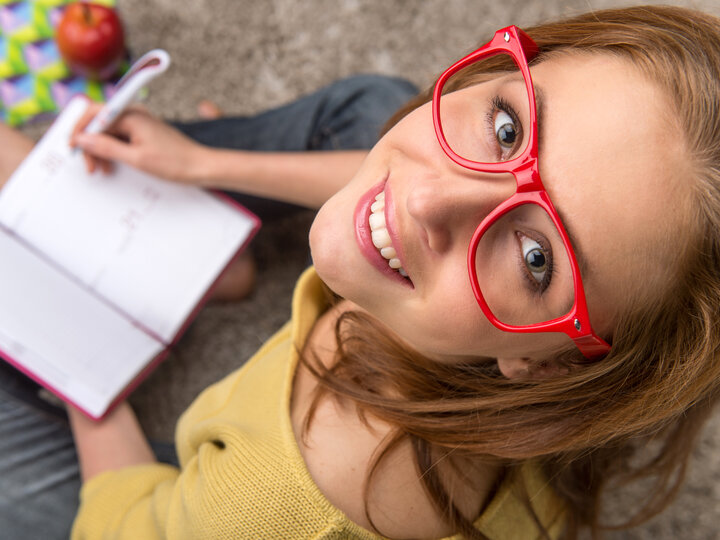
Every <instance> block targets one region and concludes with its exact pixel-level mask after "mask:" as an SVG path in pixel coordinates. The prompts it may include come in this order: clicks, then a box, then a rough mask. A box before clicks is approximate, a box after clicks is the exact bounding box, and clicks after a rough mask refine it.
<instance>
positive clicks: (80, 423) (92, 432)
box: [68, 403, 155, 482]
mask: <svg viewBox="0 0 720 540" xmlns="http://www.w3.org/2000/svg"><path fill="white" fill-rule="evenodd" d="M68 416H69V417H70V426H71V428H72V432H73V437H74V438H75V447H76V449H77V454H78V459H79V461H80V473H81V476H82V479H83V482H85V481H87V480H89V479H90V478H92V477H93V476H95V475H97V474H100V473H101V472H104V471H108V470H115V469H121V468H124V467H128V466H131V465H141V464H144V463H153V462H155V455H154V454H153V452H152V449H151V448H150V445H149V444H148V442H147V439H146V438H145V435H144V434H143V432H142V429H141V428H140V424H139V423H138V421H137V418H136V417H135V413H134V412H133V411H132V409H131V408H130V406H129V405H128V404H127V403H121V404H120V405H118V406H117V407H116V408H115V409H114V410H113V411H112V412H111V413H110V414H109V415H108V416H107V417H106V418H104V419H103V420H102V421H100V422H94V421H93V420H90V419H88V418H86V417H85V416H84V415H83V414H82V413H81V412H80V411H78V410H77V409H75V408H74V407H72V406H69V407H68Z"/></svg>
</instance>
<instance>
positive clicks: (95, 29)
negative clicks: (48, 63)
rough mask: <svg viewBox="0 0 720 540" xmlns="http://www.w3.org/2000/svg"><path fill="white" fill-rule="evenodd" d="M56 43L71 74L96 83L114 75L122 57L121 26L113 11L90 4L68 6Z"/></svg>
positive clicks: (78, 3)
mask: <svg viewBox="0 0 720 540" xmlns="http://www.w3.org/2000/svg"><path fill="white" fill-rule="evenodd" d="M55 40H56V41H57V45H58V49H60V54H61V55H62V57H63V59H64V60H65V62H66V63H67V64H68V66H69V67H70V69H71V70H73V71H74V72H75V73H77V74H79V75H84V76H86V77H91V78H95V79H107V78H109V77H111V76H112V75H114V74H115V73H116V72H117V69H118V67H119V65H120V62H121V61H122V59H123V55H124V53H125V44H124V38H123V28H122V23H121V22H120V18H119V17H118V15H117V13H116V12H115V10H113V9H110V8H107V7H105V6H99V5H97V4H91V3H89V2H77V3H74V4H70V5H68V7H67V8H66V9H65V12H64V13H63V16H62V18H61V19H60V23H59V24H58V27H57V30H56V37H55Z"/></svg>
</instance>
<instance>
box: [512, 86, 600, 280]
mask: <svg viewBox="0 0 720 540" xmlns="http://www.w3.org/2000/svg"><path fill="white" fill-rule="evenodd" d="M511 80H512V81H513V82H523V84H524V79H523V78H522V75H521V76H520V77H518V78H515V77H513V79H511ZM532 85H533V90H534V93H535V123H536V124H537V143H538V156H539V155H540V151H541V148H542V142H543V140H544V139H545V137H544V133H545V123H544V122H543V119H544V118H545V110H546V109H545V108H546V104H547V100H546V99H545V96H546V94H545V91H544V90H543V88H542V87H541V86H539V85H538V84H537V83H536V82H535V81H533V83H532ZM538 159H539V158H538ZM546 189H547V188H546ZM553 207H554V208H555V211H556V212H557V214H558V216H559V217H560V221H561V222H562V225H563V227H564V228H565V233H566V234H567V236H568V239H569V240H570V244H571V246H572V249H573V252H574V253H575V259H576V260H577V264H578V267H579V268H580V274H581V278H582V279H583V281H585V280H586V279H587V277H588V275H589V274H590V266H589V265H588V263H587V258H586V257H585V255H584V254H583V251H582V250H581V249H580V244H579V243H578V241H577V237H576V236H575V234H574V233H573V232H572V229H571V227H570V226H569V225H568V223H569V222H568V220H567V219H566V217H565V216H564V215H563V212H562V211H561V210H560V209H558V207H557V206H556V205H555V203H554V202H553Z"/></svg>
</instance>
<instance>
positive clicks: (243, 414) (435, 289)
mask: <svg viewBox="0 0 720 540" xmlns="http://www.w3.org/2000/svg"><path fill="white" fill-rule="evenodd" d="M718 110H720V21H719V20H718V19H716V18H713V17H711V16H708V15H704V14H701V13H697V12H692V11H687V10H683V9H679V8H668V7H641V8H631V9H625V10H613V11H602V12H594V13H591V14H588V15H585V16H581V17H578V18H575V19H571V20H566V21H561V22H558V23H552V24H545V25H541V26H538V27H535V28H531V29H526V32H523V31H521V30H519V29H516V28H515V27H508V28H505V29H502V30H501V31H499V32H498V33H497V34H496V35H495V36H494V37H493V39H492V40H491V41H490V42H488V43H487V44H486V45H483V46H482V47H481V48H480V49H478V51H477V52H476V53H473V54H472V55H470V56H469V57H467V58H466V59H464V60H462V61H460V62H459V63H458V64H456V65H454V66H453V67H451V68H450V69H449V70H448V71H447V72H445V73H444V74H443V76H441V77H440V79H439V81H438V84H437V85H436V86H435V89H434V94H433V89H430V90H428V91H427V92H425V93H423V94H421V95H420V96H419V97H418V98H417V99H415V100H414V101H413V102H412V103H411V104H410V105H409V106H407V107H406V108H404V109H403V110H402V111H401V112H400V113H399V114H398V115H397V116H396V118H395V123H394V126H393V127H392V128H391V129H389V131H388V132H387V133H386V134H385V136H384V137H383V138H382V139H381V140H380V141H379V142H378V143H377V144H376V145H375V146H374V147H373V149H372V150H371V151H370V152H369V154H368V155H367V156H361V155H360V154H357V153H356V154H352V155H342V154H338V155H335V154H315V155H306V154H300V155H292V156H285V155H278V156H274V159H273V160H270V161H267V160H263V158H267V157H268V156H259V155H253V154H245V155H244V154H240V153H234V154H233V153H229V152H223V151H217V150H210V149H207V148H203V147H200V146H197V145H195V144H194V143H192V142H191V141H189V140H188V139H185V138H183V137H182V136H180V135H179V134H178V133H177V132H175V131H173V130H171V129H170V128H168V127H166V126H164V125H162V124H161V123H159V122H158V121H156V120H154V119H152V118H151V117H149V116H147V115H146V114H145V113H142V112H132V113H129V114H128V115H126V117H125V118H124V119H122V120H121V121H120V122H119V123H118V125H117V128H116V134H118V135H122V140H119V139H113V138H112V137H109V136H97V137H92V138H91V137H77V138H76V141H75V142H76V144H78V145H79V146H81V147H82V148H83V149H84V150H85V151H86V152H87V153H88V154H89V156H94V157H90V158H89V159H90V160H91V162H92V163H96V162H95V161H94V160H97V159H110V160H112V159H121V160H125V161H128V162H130V163H132V164H135V165H137V166H140V167H143V168H146V169H148V170H152V171H153V172H155V173H159V174H162V175H164V176H167V177H172V178H173V179H175V180H185V181H190V180H193V179H194V180H195V181H197V182H198V183H200V184H204V185H214V186H216V187H222V188H235V189H238V190H243V191H247V192H250V193H253V194H259V195H264V196H279V195H281V194H283V196H284V199H285V200H287V201H290V202H295V203H301V204H308V205H310V204H317V205H320V204H322V203H324V204H322V207H321V209H320V211H319V214H318V216H317V218H316V219H315V222H314V224H313V227H312V231H311V235H310V244H311V248H312V253H313V261H314V265H315V267H314V268H313V269H309V270H308V271H307V272H306V273H305V274H304V275H303V277H302V278H301V280H300V282H299V284H298V287H297V290H296V294H295V298H294V300H293V319H292V321H291V322H290V323H289V325H288V326H286V327H285V328H283V329H282V330H281V331H280V332H279V333H278V334H277V335H276V336H275V337H274V338H273V339H271V340H270V341H269V342H268V343H267V344H266V345H265V346H264V347H263V348H262V349H261V350H260V351H259V352H258V353H257V355H256V357H255V358H254V359H253V360H251V361H250V362H249V363H248V364H247V365H246V366H245V367H243V368H242V369H241V370H240V371H239V372H237V373H234V374H231V375H230V376H228V377H227V378H226V379H224V380H223V381H221V382H220V383H218V384H217V385H215V386H213V387H211V388H209V389H208V390H207V391H205V392H204V393H203V394H201V396H200V397H199V398H198V399H197V401H196V402H195V403H194V404H193V405H192V406H191V408H190V409H188V411H187V412H186V413H185V415H184V416H183V417H182V419H181V421H180V423H179V426H178V431H177V448H178V455H179V458H180V464H181V467H180V468H179V469H178V468H174V467H169V466H166V465H159V464H157V463H155V462H154V458H153V455H152V452H151V451H150V449H149V447H148V445H147V443H146V442H145V440H144V438H143V436H142V434H141V433H140V431H139V429H138V428H137V423H136V422H135V420H134V417H133V416H132V413H131V411H130V410H129V408H128V407H127V406H123V407H120V408H118V409H117V410H116V411H115V412H114V413H113V414H112V415H111V416H110V417H109V418H108V419H107V420H105V421H104V422H102V423H100V424H94V423H92V422H89V421H87V420H86V419H84V418H83V417H82V416H81V415H80V414H78V413H77V412H76V411H73V410H69V415H70V418H71V422H72V426H73V432H74V435H75V441H76V444H77V448H78V454H79V458H80V464H81V469H82V473H83V477H84V480H85V484H84V486H83V489H82V493H81V506H80V511H79V514H78V517H77V520H76V522H75V526H74V530H73V537H74V538H76V539H82V538H88V539H89V538H100V537H110V538H263V537H264V538H376V537H377V535H384V536H390V537H396V538H438V537H447V536H451V535H454V534H456V533H458V534H462V535H464V536H465V537H469V538H502V539H504V538H542V537H553V538H554V537H560V536H562V535H563V534H564V535H566V536H568V537H574V536H575V535H576V533H577V528H578V527H579V526H582V525H587V526H589V527H591V529H592V530H593V531H594V532H597V531H598V530H599V529H600V528H601V524H600V523H599V520H600V512H599V507H600V496H601V494H602V492H603V489H604V487H605V486H606V485H607V483H608V482H610V481H611V480H613V479H616V478H618V477H621V476H623V475H629V476H632V475H635V476H645V475H654V477H655V478H656V484H655V485H654V486H653V489H652V491H651V492H650V496H649V497H648V498H647V499H646V500H644V501H642V503H639V504H638V505H637V509H636V510H637V513H636V520H637V521H639V520H641V519H644V518H646V517H648V516H650V515H653V514H654V513H656V512H658V511H659V510H661V509H662V508H663V507H664V506H665V505H666V504H667V503H668V502H669V500H670V498H671V497H672V495H673V493H674V490H675V487H676V483H677V482H679V481H680V479H681V477H682V472H683V470H684V467H685V464H686V463H687V459H688V455H689V452H690V449H691V448H692V443H693V441H694V439H695V437H696V435H697V432H698V430H699V427H700V426H701V425H702V422H703V420H704V419H705V418H706V417H707V415H708V414H709V412H710V410H711V407H712V406H713V404H714V403H715V401H716V399H717V395H718V392H720V362H718V350H719V348H720V335H719V334H718V332H717V325H718V322H719V321H718V319H719V317H718V315H719V314H718V306H720V274H719V273H718V271H717V268H718V262H719V261H720V191H719V189H720V176H718V170H719V169H720V167H719V165H720V116H718V115H717V111H718ZM123 141H126V142H123ZM361 157H362V158H364V159H362V163H360V161H361V159H360V158H361ZM176 160H180V161H181V163H182V166H181V167H176V166H175V165H174V163H175V161H176ZM353 160H355V161H353ZM356 166H359V169H358V170H357V171H355V170H353V169H354V168H355V167H356ZM173 167H174V168H173ZM284 167H287V168H284ZM218 171H222V172H221V173H219V174H218ZM296 171H303V172H302V173H300V174H307V172H308V171H309V174H310V175H311V176H310V177H309V178H308V180H314V179H317V183H312V185H313V186H314V187H313V188H312V189H310V188H308V187H306V186H304V185H303V186H301V187H298V186H297V185H295V183H294V182H288V180H291V179H292V180H294V179H295V178H296V177H297V176H296V175H297V174H298V173H297V172H296ZM282 172H285V173H286V174H285V175H282V174H279V173H282ZM248 173H252V174H248ZM216 177H218V178H220V177H222V178H224V181H222V182H220V181H216V182H213V181H212V179H213V178H216ZM249 178H256V179H258V181H257V182H254V183H253V182H251V181H250V180H249ZM348 179H349V181H348ZM261 181H262V182H264V183H262V182H261ZM288 184H291V185H289V186H288ZM325 199H328V200H327V202H325ZM321 280H322V281H321ZM325 287H327V289H329V290H330V291H332V293H334V294H333V297H332V299H329V298H328V297H327V295H325V294H324V293H325V292H326V291H327V289H326V288H325ZM329 300H330V303H329V304H328V301H329ZM648 441H655V442H656V443H658V449H657V453H656V455H655V456H653V459H652V460H651V461H650V462H648V463H637V460H636V459H633V458H634V457H635V456H634V452H635V450H636V449H637V448H640V447H642V446H643V445H645V444H646V443H647V442H648ZM634 522H635V521H631V523H634Z"/></svg>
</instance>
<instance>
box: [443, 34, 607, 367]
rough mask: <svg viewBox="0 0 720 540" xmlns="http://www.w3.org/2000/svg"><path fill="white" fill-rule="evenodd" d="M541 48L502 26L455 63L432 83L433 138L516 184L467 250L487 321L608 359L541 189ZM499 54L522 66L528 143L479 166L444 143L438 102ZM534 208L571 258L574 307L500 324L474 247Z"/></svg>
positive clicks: (467, 163)
mask: <svg viewBox="0 0 720 540" xmlns="http://www.w3.org/2000/svg"><path fill="white" fill-rule="evenodd" d="M538 52H539V48H538V46H537V44H536V43H535V42H534V41H533V40H532V38H531V37H530V36H528V35H527V34H526V33H525V32H523V31H522V30H521V29H519V28H518V27H516V26H508V27H506V28H502V29H500V30H498V31H497V32H496V33H495V36H494V37H493V38H492V39H491V40H490V41H489V42H488V43H486V44H485V45H483V46H482V47H480V48H479V49H477V50H476V51H474V52H472V53H470V54H468V55H467V56H465V57H464V58H462V59H460V60H458V61H457V62H455V63H454V64H453V65H452V66H450V67H449V68H448V69H446V70H445V71H444V72H443V74H442V75H440V77H439V78H438V80H437V82H436V83H435V88H434V91H433V98H432V117H433V126H434V128H435V136H436V137H437V140H438V143H439V144H440V146H441V148H442V149H443V151H444V152H445V154H446V155H447V156H448V157H449V158H450V159H451V160H452V161H453V162H455V163H456V164H458V165H460V166H461V167H464V168H466V169H470V170H472V171H476V172H485V173H509V174H512V175H513V177H514V178H515V182H516V185H517V187H516V190H515V193H514V194H513V195H511V196H510V197H509V198H508V199H506V200H505V201H503V202H502V203H500V204H499V205H498V206H497V207H495V209H494V210H493V211H492V212H490V213H489V214H488V215H487V216H485V218H484V219H483V220H482V221H481V222H480V224H479V225H478V226H477V228H476V229H475V233H474V234H473V236H472V240H471V241H470V245H469V247H468V256H467V264H468V273H469V274H470V284H471V286H472V289H473V293H474V295H475V299H476V300H477V302H478V304H479V305H480V309H482V311H483V313H484V314H485V316H486V317H487V318H488V320H489V321H490V322H491V323H492V324H493V325H494V326H495V327H496V328H499V329H500V330H504V331H506V332H515V333H538V332H562V333H564V334H566V335H567V336H568V337H570V339H572V341H573V342H574V343H575V346H576V347H577V348H578V349H579V350H580V352H581V353H582V354H583V355H584V356H585V357H586V358H588V359H596V358H598V357H600V356H604V355H606V354H607V353H608V352H609V351H610V345H609V344H608V343H607V342H605V341H604V340H603V339H602V338H601V337H599V336H598V335H597V334H596V333H595V332H594V331H593V329H592V326H591V325H590V315H589V313H588V308H587V300H586V298H585V289H584V287H583V284H582V279H581V277H580V267H579V266H578V263H577V258H576V256H575V251H574V250H573V248H572V244H571V243H570V238H569V237H568V234H567V232H566V231H565V227H564V226H563V224H562V221H561V220H560V216H559V215H558V213H557V211H556V210H555V207H554V206H553V204H552V202H551V201H550V196H549V194H548V193H547V191H546V190H545V187H544V186H543V184H542V181H541V179H540V170H539V165H538V150H537V149H538V137H537V132H538V130H537V113H536V106H535V90H534V88H533V84H532V77H531V76H530V68H529V66H528V58H529V59H530V60H532V59H533V58H535V56H537V54H538ZM500 53H507V54H508V55H509V56H510V57H512V59H513V61H514V62H515V64H516V65H517V66H518V67H519V68H520V71H521V73H522V75H523V80H524V82H525V88H526V90H527V95H528V99H529V104H530V132H529V135H528V144H527V146H526V148H525V149H524V150H523V151H522V153H521V154H520V155H519V156H516V157H514V158H511V159H510V160H508V161H504V162H498V163H482V162H477V161H472V160H469V159H467V158H464V157H462V156H460V155H458V154H456V153H455V152H454V151H453V149H452V148H451V147H450V145H449V144H448V142H447V140H446V139H445V134H444V132H443V129H442V121H441V119H440V98H441V96H442V91H443V87H444V86H445V83H446V82H447V81H448V79H450V77H452V76H453V75H455V74H456V73H457V72H458V71H460V70H462V69H465V68H466V67H468V66H470V65H472V64H474V63H476V62H478V61H481V60H484V59H486V58H489V57H491V56H496V55H497V54H500ZM528 203H529V204H535V205H538V206H540V207H541V208H542V209H543V210H544V211H545V213H547V214H548V216H550V219H552V221H553V224H554V225H555V228H556V229H557V231H558V233H559V234H560V238H561V239H562V242H563V245H564V247H565V250H566V252H567V254H568V258H569V260H570V266H571V268H572V276H573V287H574V290H575V298H574V302H573V306H572V308H571V309H570V310H569V311H568V312H567V313H566V314H565V315H563V316H561V317H557V318H555V319H551V320H549V321H545V322H542V323H537V324H530V325H521V326H516V325H510V324H506V323H504V322H502V321H500V320H499V319H498V318H497V317H495V315H494V314H493V312H492V310H491V309H490V307H489V306H488V304H487V302H486V301H485V298H484V296H483V294H482V291H481V289H480V284H479V281H478V277H477V271H476V261H475V259H476V253H477V247H478V244H479V242H480V239H481V238H482V236H483V234H485V232H486V231H487V230H488V229H489V228H490V227H491V226H492V225H493V224H494V223H495V222H496V221H497V220H498V219H500V218H501V217H502V216H504V215H505V214H506V213H508V212H509V211H511V210H513V209H514V208H517V207H519V206H521V205H523V204H528Z"/></svg>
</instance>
